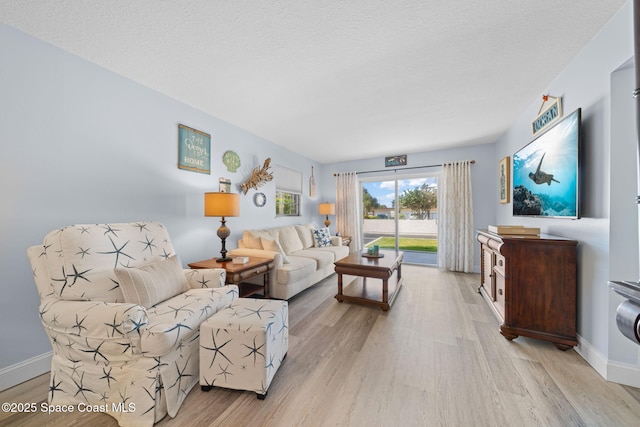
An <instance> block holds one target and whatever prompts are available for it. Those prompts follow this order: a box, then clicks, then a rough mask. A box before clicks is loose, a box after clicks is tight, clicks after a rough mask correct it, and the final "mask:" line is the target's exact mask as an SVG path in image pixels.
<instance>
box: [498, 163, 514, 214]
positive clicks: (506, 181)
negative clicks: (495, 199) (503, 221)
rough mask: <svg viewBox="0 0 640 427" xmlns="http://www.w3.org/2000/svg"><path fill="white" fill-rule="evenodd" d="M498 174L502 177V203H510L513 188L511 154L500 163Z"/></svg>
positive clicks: (500, 190)
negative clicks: (510, 190)
mask: <svg viewBox="0 0 640 427" xmlns="http://www.w3.org/2000/svg"><path fill="white" fill-rule="evenodd" d="M498 176H499V177H500V184H499V190H498V191H499V192H500V203H503V204H504V203H509V189H510V188H511V165H510V163H509V156H507V157H505V158H504V159H502V160H500V162H499V163H498Z"/></svg>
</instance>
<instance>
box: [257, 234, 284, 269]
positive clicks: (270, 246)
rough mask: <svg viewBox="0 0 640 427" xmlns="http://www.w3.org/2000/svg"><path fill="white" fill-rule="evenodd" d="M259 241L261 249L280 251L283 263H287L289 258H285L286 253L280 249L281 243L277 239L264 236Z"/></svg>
mask: <svg viewBox="0 0 640 427" xmlns="http://www.w3.org/2000/svg"><path fill="white" fill-rule="evenodd" d="M260 243H262V249H266V250H267V251H273V252H280V254H281V255H282V262H283V263H284V264H289V258H287V254H285V253H284V250H282V245H281V244H280V242H279V241H277V240H269V239H265V238H264V237H261V238H260Z"/></svg>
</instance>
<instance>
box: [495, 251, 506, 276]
mask: <svg viewBox="0 0 640 427" xmlns="http://www.w3.org/2000/svg"><path fill="white" fill-rule="evenodd" d="M506 264H507V260H505V259H504V257H503V256H502V255H499V254H496V267H495V268H496V271H497V272H498V273H500V274H502V275H503V276H504V271H505V266H506Z"/></svg>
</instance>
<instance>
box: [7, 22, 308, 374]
mask: <svg viewBox="0 0 640 427" xmlns="http://www.w3.org/2000/svg"><path fill="white" fill-rule="evenodd" d="M0 58H1V63H2V66H0V100H1V101H0V188H1V191H0V194H1V195H2V202H1V203H0V236H1V240H0V295H1V297H0V342H1V343H2V345H1V346H0V372H2V369H3V368H7V367H9V366H12V365H14V364H17V363H19V362H23V361H25V360H27V359H29V358H32V357H36V356H38V355H41V354H43V353H46V352H49V351H50V350H51V347H50V344H49V342H48V341H47V339H46V337H45V335H44V332H43V328H42V325H41V324H40V321H39V316H38V302H39V299H38V295H37V293H36V288H35V284H34V282H33V278H32V273H31V268H30V267H29V265H28V261H27V258H26V253H25V251H26V249H27V247H28V246H31V245H34V244H38V243H41V242H42V238H43V237H44V235H45V234H46V233H47V232H49V231H50V230H52V229H55V228H58V227H61V226H64V225H68V224H74V223H98V222H121V221H139V220H155V221H160V222H162V223H164V224H165V225H166V226H167V228H168V230H169V233H170V234H171V236H172V241H173V244H174V246H175V247H176V250H177V252H178V254H179V256H180V258H181V260H182V262H183V264H185V265H186V263H188V262H192V261H196V260H201V259H206V258H210V257H212V256H218V255H219V253H220V241H219V239H218V238H217V236H216V229H217V228H218V226H219V220H218V218H205V217H203V193H204V192H205V191H217V190H218V179H219V178H220V177H227V178H230V179H231V181H232V183H233V185H234V190H233V191H234V192H239V190H238V188H237V185H238V184H240V183H241V182H242V181H243V180H244V179H246V178H247V177H248V175H249V173H250V171H251V169H252V168H253V167H255V166H258V165H261V164H262V162H263V161H264V159H265V158H267V157H271V159H272V164H279V165H283V166H286V167H289V168H292V169H296V170H299V171H302V172H303V176H304V180H305V181H306V182H307V186H306V187H305V188H306V191H305V196H304V198H303V217H302V218H292V219H282V218H277V219H276V218H274V216H275V215H274V211H275V207H274V195H275V194H274V192H275V184H274V183H273V182H271V183H268V184H267V185H265V186H263V187H261V188H260V191H262V192H264V193H265V194H266V195H267V197H268V202H267V205H266V206H265V207H262V208H258V207H256V206H254V204H253V201H252V200H253V194H254V193H255V190H250V191H249V193H248V194H247V195H246V196H242V197H241V217H238V218H228V221H227V225H228V226H229V227H230V229H231V231H232V235H231V237H230V239H229V242H228V246H227V247H228V248H233V247H236V242H237V239H238V237H239V236H240V233H241V231H242V230H243V229H245V228H260V227H266V226H273V225H282V224H285V223H299V222H305V223H306V222H314V221H316V222H318V223H319V221H320V218H319V217H318V216H317V215H314V212H317V208H316V205H317V203H318V201H317V200H311V199H309V198H308V179H309V175H310V172H311V166H312V165H314V166H316V167H318V166H319V165H318V164H317V163H315V162H312V161H311V160H309V159H307V158H305V157H303V156H300V155H297V154H294V153H292V152H290V151H288V150H285V149H283V148H281V147H279V146H277V145H275V144H273V143H271V142H269V141H266V140H264V139H261V138H259V137H257V136H255V135H252V134H250V133H249V132H246V131H244V130H242V129H239V128H237V127H235V126H232V125H230V124H228V123H225V122H223V121H221V120H219V119H217V118H215V117H212V116H209V115H207V114H204V113H202V112H201V111H198V110H196V109H194V108H191V107H189V106H187V105H185V104H183V103H180V102H178V101H176V100H174V99H171V98H169V97H166V96H164V95H161V94H159V93H157V92H155V91H153V90H151V89H148V88H146V87H143V86H141V85H139V84H137V83H134V82H132V81H130V80H127V79H125V78H123V77H121V76H118V75H116V74H114V73H112V72H110V71H108V70H105V69H103V68H101V67H98V66H96V65H94V64H92V63H89V62H87V61H84V60H81V59H79V58H77V57H75V56H73V55H70V54H68V53H66V52H64V51H62V50H60V49H58V48H55V47H53V46H51V45H48V44H45V43H43V42H41V41H38V40H36V39H34V38H32V37H29V36H27V35H25V34H23V33H21V32H18V31H16V30H14V29H12V28H10V27H8V26H6V25H3V24H0ZM178 123H182V124H185V125H187V126H191V127H194V128H196V129H198V130H201V131H204V132H207V133H209V134H210V135H211V146H212V153H211V170H212V173H211V175H206V174H199V173H194V172H189V171H184V170H180V169H178V168H177V156H178V145H177V139H178ZM226 150H234V151H235V152H236V153H238V154H239V156H240V158H241V161H242V166H241V168H240V169H239V170H238V172H237V173H230V172H228V171H227V170H226V167H225V166H224V165H223V163H222V154H223V153H224V152H225V151H226Z"/></svg>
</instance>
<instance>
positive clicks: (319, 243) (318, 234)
mask: <svg viewBox="0 0 640 427" xmlns="http://www.w3.org/2000/svg"><path fill="white" fill-rule="evenodd" d="M313 237H314V239H315V241H316V244H315V246H316V247H318V248H324V247H327V246H331V232H330V231H329V227H323V228H316V229H315V230H313Z"/></svg>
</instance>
